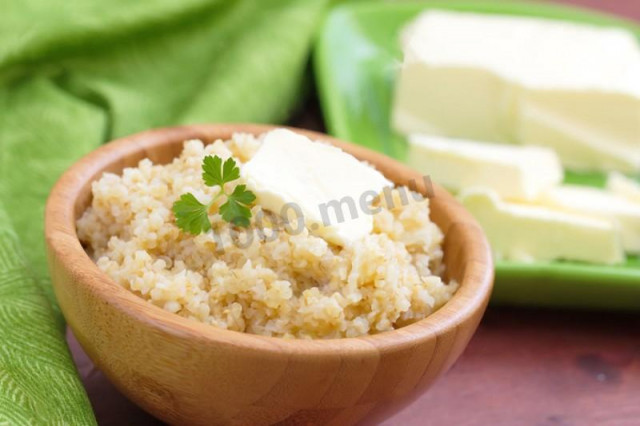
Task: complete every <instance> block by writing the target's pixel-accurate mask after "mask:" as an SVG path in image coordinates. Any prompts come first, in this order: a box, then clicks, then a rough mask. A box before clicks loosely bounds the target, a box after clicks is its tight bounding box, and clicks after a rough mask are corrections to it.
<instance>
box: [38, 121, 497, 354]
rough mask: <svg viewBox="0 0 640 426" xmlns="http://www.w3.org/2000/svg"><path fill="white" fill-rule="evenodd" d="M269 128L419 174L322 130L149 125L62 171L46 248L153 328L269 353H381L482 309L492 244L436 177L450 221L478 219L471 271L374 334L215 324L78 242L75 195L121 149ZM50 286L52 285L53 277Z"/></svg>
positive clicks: (48, 216)
mask: <svg viewBox="0 0 640 426" xmlns="http://www.w3.org/2000/svg"><path fill="white" fill-rule="evenodd" d="M274 128H288V129H290V130H293V131H295V132H298V133H301V134H304V135H306V136H308V137H310V138H311V139H313V140H322V141H324V142H329V143H331V144H334V145H336V146H338V147H340V148H342V149H345V150H346V151H348V152H350V153H352V154H354V155H355V156H356V157H358V156H359V155H358V154H363V155H366V156H368V157H369V158H375V159H378V160H380V161H385V162H388V164H389V168H404V169H405V170H408V171H410V172H411V173H413V174H415V175H416V176H420V175H419V174H418V173H417V172H414V171H411V169H409V168H408V167H406V166H404V165H403V164H401V163H399V162H397V161H396V160H393V159H391V158H389V157H386V156H384V155H382V154H379V153H377V152H373V151H371V150H369V149H366V148H363V147H361V146H357V145H354V144H350V143H347V142H344V141H341V140H338V139H335V138H333V137H330V136H328V135H326V134H323V133H319V132H314V131H309V130H304V129H298V128H294V127H288V126H278V125H263V124H247V123H224V124H194V125H187V126H178V127H164V128H157V129H152V130H147V131H144V132H140V133H136V134H133V135H131V136H126V137H123V138H119V139H116V140H113V141H111V142H109V143H107V144H104V145H102V146H100V147H99V148H97V149H95V150H93V151H92V152H90V153H88V154H87V155H85V156H84V157H82V158H81V159H80V160H79V161H77V162H76V163H75V164H73V165H72V166H71V167H70V168H69V169H67V171H66V172H64V173H63V174H62V176H61V177H60V178H59V180H58V181H57V182H56V184H55V185H54V187H53V189H52V190H51V193H50V195H49V198H48V200H47V204H46V208H45V239H46V242H47V246H48V249H49V251H50V252H51V253H50V254H49V256H50V257H52V256H53V257H55V258H56V259H57V260H58V262H60V264H61V265H62V267H63V268H65V269H66V270H67V272H68V273H69V274H70V276H71V277H72V278H73V279H74V280H75V281H76V283H78V285H82V286H85V287H87V288H88V289H89V290H91V291H93V292H95V293H98V294H99V295H100V296H99V297H100V298H102V299H104V300H105V302H107V303H108V304H109V305H111V307H113V308H115V309H117V310H120V311H121V312H122V313H124V314H126V315H130V316H133V317H135V319H136V320H138V321H141V322H143V323H145V324H146V325H147V326H149V327H150V328H152V329H156V330H160V331H162V332H165V333H170V334H172V335H174V336H180V337H184V338H189V339H195V340H198V341H201V342H208V343H215V344H225V345H230V346H234V347H241V348H244V349H248V350H258V351H260V352H262V353H271V354H273V355H275V354H281V353H282V352H289V353H291V354H296V355H297V356H308V357H314V356H320V355H326V354H328V353H335V351H336V350H339V351H340V353H342V354H345V353H350V354H361V355H364V354H369V355H373V354H374V353H375V354H379V353H380V351H389V350H397V349H402V348H407V347H412V346H415V345H417V344H418V343H420V342H422V341H423V340H426V339H430V338H433V337H437V336H439V335H441V334H443V333H445V332H446V331H450V330H451V329H453V328H456V327H457V326H458V325H460V324H461V323H463V322H465V321H467V320H468V319H469V318H470V317H471V316H473V315H474V314H475V313H476V312H478V311H481V312H482V311H483V310H484V308H485V307H486V304H487V302H488V298H489V295H490V293H491V289H492V286H493V277H494V269H493V260H492V255H491V250H490V248H489V244H488V242H487V239H486V237H485V236H484V233H483V232H482V231H481V228H480V227H479V225H478V224H477V222H476V221H475V219H473V217H472V216H471V215H470V214H469V213H468V212H466V210H464V209H463V208H462V207H461V206H460V205H459V204H458V202H457V201H456V200H455V199H454V198H453V197H452V196H451V195H450V194H449V193H447V192H446V191H445V190H444V189H442V188H441V187H440V186H439V185H437V184H433V189H434V192H435V197H442V198H443V199H444V202H447V203H454V204H455V205H456V206H457V207H458V208H456V209H455V212H456V215H458V216H459V217H456V220H455V221H453V222H452V225H451V226H454V225H456V224H462V225H464V226H470V227H475V228H476V229H475V231H478V232H474V233H473V235H475V238H472V237H471V236H470V235H472V234H471V233H467V235H465V237H464V239H465V241H467V240H468V239H474V240H475V242H476V243H478V244H466V248H465V249H466V250H471V253H470V255H469V258H470V259H472V262H469V263H468V264H467V265H465V268H467V267H471V271H469V273H467V272H466V271H465V274H464V277H465V279H464V280H463V282H462V283H459V285H460V287H459V288H458V290H457V291H456V292H455V293H454V295H453V297H452V298H451V299H450V300H449V301H448V302H446V303H445V304H444V305H443V306H442V307H440V308H439V309H438V310H437V311H435V312H433V313H432V314H430V315H428V316H427V317H425V318H424V319H422V320H419V321H416V322H414V323H412V324H409V325H407V326H404V327H400V328H398V329H394V330H391V331H385V332H381V333H377V334H371V335H364V336H359V337H344V338H332V339H287V338H282V337H272V336H262V335H256V334H250V333H244V332H239V331H233V330H225V329H221V328H217V327H215V326H212V325H210V324H205V323H202V322H198V321H194V320H190V319H187V318H184V317H181V316H179V315H175V314H173V313H171V312H169V311H165V310H164V309H162V308H160V307H158V306H155V305H153V304H151V303H148V301H146V300H144V299H142V298H140V297H139V296H137V295H135V294H134V293H133V292H131V291H129V290H127V289H125V288H123V287H121V286H119V285H118V284H117V283H115V282H114V281H113V280H112V279H111V278H110V277H109V276H108V275H107V274H105V273H104V272H102V271H101V270H100V269H99V268H98V266H97V265H96V264H95V262H94V261H93V260H92V259H91V258H90V257H89V255H88V254H87V253H86V251H85V250H84V248H83V247H82V245H81V243H80V240H79V238H78V236H77V233H76V212H75V204H76V200H77V198H78V197H79V196H80V193H81V190H82V188H83V187H85V185H86V184H87V182H89V181H94V180H95V179H96V178H97V177H98V176H100V175H101V174H102V173H103V171H104V169H105V168H106V167H108V166H110V165H113V164H114V163H117V162H118V161H119V160H121V159H122V158H124V157H126V156H130V155H131V156H139V154H140V152H141V151H144V150H146V149H149V150H153V149H158V147H159V146H171V145H173V144H176V143H181V142H183V141H185V140H189V139H203V140H204V141H206V142H205V143H210V142H212V141H214V140H217V139H220V138H224V137H228V136H230V135H231V134H232V133H236V132H240V133H252V134H254V135H259V134H261V133H264V132H266V131H269V130H272V129H274ZM227 135H228V136H227ZM383 174H384V173H383ZM469 241H470V240H469ZM467 242H468V241H467ZM445 255H446V253H445ZM51 261H52V259H50V264H51ZM54 287H56V285H55V284H54ZM63 314H64V312H63ZM67 321H68V323H69V325H70V326H71V328H72V329H73V328H74V327H73V319H72V318H67ZM74 331H75V330H74Z"/></svg>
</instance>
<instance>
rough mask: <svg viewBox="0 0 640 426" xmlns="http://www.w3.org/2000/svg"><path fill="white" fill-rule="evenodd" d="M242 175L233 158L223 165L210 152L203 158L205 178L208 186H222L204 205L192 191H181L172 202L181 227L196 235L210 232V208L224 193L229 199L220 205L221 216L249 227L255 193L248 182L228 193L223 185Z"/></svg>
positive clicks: (233, 222) (177, 222)
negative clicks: (250, 189) (176, 199)
mask: <svg viewBox="0 0 640 426" xmlns="http://www.w3.org/2000/svg"><path fill="white" fill-rule="evenodd" d="M239 177H240V169H239V168H238V165H237V164H236V162H235V160H234V159H233V158H228V159H227V160H226V161H225V162H224V164H223V163H222V158H220V157H218V156H217V155H216V156H215V157H212V156H210V155H208V156H206V157H204V160H202V180H204V183H205V184H206V185H207V186H219V187H220V192H218V193H217V194H216V195H215V197H213V198H212V199H211V201H210V202H209V203H208V204H202V203H201V202H200V201H198V199H197V198H196V197H195V196H194V195H193V194H191V193H186V194H182V196H180V199H179V200H178V201H176V202H175V203H173V209H172V210H173V214H174V215H175V217H176V224H177V225H178V228H180V229H182V230H183V231H185V232H189V233H191V234H193V235H198V234H200V233H201V232H207V231H208V230H210V229H211V222H210V221H209V210H210V209H211V206H213V203H215V202H216V200H218V198H220V197H222V196H225V197H227V201H226V202H225V203H224V204H222V205H221V206H220V214H221V215H222V219H224V220H225V221H227V222H229V223H232V224H234V225H236V226H241V227H245V228H246V227H247V226H249V223H250V222H249V219H251V210H250V209H249V205H250V204H251V203H253V202H254V201H255V199H256V196H255V194H254V193H253V192H251V191H249V190H248V189H247V186H246V185H238V186H236V187H235V188H234V189H233V192H231V193H230V194H229V193H226V192H225V190H224V184H225V183H229V182H233V181H234V180H236V179H238V178H239Z"/></svg>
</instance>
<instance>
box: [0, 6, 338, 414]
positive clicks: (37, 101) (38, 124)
mask: <svg viewBox="0 0 640 426" xmlns="http://www.w3.org/2000/svg"><path fill="white" fill-rule="evenodd" d="M326 3H327V1H326V0H262V1H258V0H182V1H175V0H147V1H144V2H132V1H129V0H110V1H106V2H96V1H93V0H74V1H71V2H69V1H62V0H59V1H49V0H48V1H44V0H7V1H5V2H3V5H2V9H3V10H2V13H1V14H0V203H2V204H4V206H5V209H6V212H7V214H6V215H5V216H3V217H2V218H0V226H2V227H3V229H8V228H9V227H10V228H12V229H14V230H15V234H16V238H17V240H15V239H14V240H12V242H11V244H13V245H19V246H20V247H21V249H22V252H23V253H25V255H26V261H27V264H28V265H29V271H33V275H34V277H35V279H36V281H37V282H38V283H39V284H40V286H41V288H42V290H43V292H44V293H45V294H47V295H48V296H49V300H51V301H52V303H51V307H46V308H47V309H50V308H51V309H53V311H54V312H57V307H56V305H55V302H53V298H52V297H51V286H50V285H49V282H48V274H47V268H46V260H45V255H44V253H45V252H44V241H43V237H42V231H43V230H42V226H43V210H44V203H45V199H46V197H47V194H48V192H49V190H50V188H51V186H52V184H53V183H54V182H55V180H56V179H57V178H58V177H59V175H60V174H61V173H62V172H63V171H64V170H65V169H66V168H67V167H68V166H69V165H71V164H72V163H73V162H74V161H75V160H77V159H78V158H79V157H81V156H82V155H84V154H85V153H87V152H89V151H90V150H92V149H94V148H96V147H97V146H98V145H99V144H101V143H103V142H105V141H108V140H110V139H112V138H116V137H120V136H123V135H127V134H130V133H133V132H137V131H141V130H144V129H148V128H150V127H157V126H168V125H176V124H184V123H194V122H224V121H228V122H229V121H236V122H239V121H246V122H280V121H283V120H285V119H286V118H287V116H288V114H289V112H290V111H291V109H292V108H293V107H294V106H295V104H296V102H297V101H298V94H299V89H300V83H301V80H302V77H303V73H304V70H305V67H306V63H307V58H308V50H309V47H310V43H311V38H312V35H313V32H314V29H315V27H316V24H317V23H318V20H319V19H320V18H321V17H322V12H323V9H324V7H325V6H326ZM5 244H6V243H5ZM0 279H3V278H0ZM24 279H25V280H26V279H27V278H24ZM30 280H31V278H29V281H28V282H29V283H31V281H30ZM33 300H34V301H33V302H32V303H33V304H35V305H37V304H42V309H45V301H44V300H42V299H37V300H36V299H35V298H34V299H33ZM2 303H3V306H5V305H4V304H5V303H6V306H10V304H11V303H16V304H17V305H16V306H20V303H21V302H20V301H19V299H12V298H9V299H7V300H6V302H5V301H4V300H3V301H2ZM55 316H56V318H57V320H56V323H57V325H58V328H57V329H56V328H55V327H54V328H51V327H49V326H48V327H47V328H40V329H39V332H38V333H37V334H35V335H34V340H33V345H34V349H35V348H38V347H40V346H42V345H44V346H47V347H48V348H49V349H48V350H49V352H46V354H48V355H46V357H48V356H49V355H51V356H52V354H53V353H58V352H59V353H60V354H63V353H64V354H66V349H64V348H62V347H61V346H60V345H61V343H62V340H61V339H62V334H61V330H62V322H61V321H60V318H61V317H60V316H59V313H56V314H55ZM53 323H54V321H53V320H52V324H53ZM13 326H14V324H13V323H12V322H10V321H8V318H6V317H2V316H0V333H1V332H7V331H6V330H7V329H8V328H10V327H13ZM34 327H36V326H35V325H34ZM38 327H39V326H38ZM45 336H53V337H54V338H55V341H57V342H58V343H57V344H54V343H43V342H45V340H46V338H45ZM56 345H57V346H56ZM11 356H13V357H16V359H15V360H14V361H15V365H14V366H13V367H12V368H13V370H7V371H17V369H19V367H20V366H27V365H28V362H27V361H28V360H29V358H33V359H34V360H38V359H39V358H37V357H38V355H37V354H36V353H35V352H34V353H33V354H32V353H31V352H29V351H28V350H25V351H22V352H16V353H15V354H11ZM46 357H45V358H46ZM43 359H44V358H43ZM59 361H60V362H58V363H56V364H55V366H56V368H58V367H59V368H61V370H60V371H61V372H62V371H68V370H69V369H70V368H72V366H71V363H70V360H69V359H68V356H66V355H64V356H63V355H60V357H59ZM43 362H44V361H43ZM52 365H53V364H52ZM62 367H64V368H62ZM52 368H53V367H52ZM3 374H7V373H6V372H5V371H4V370H2V369H0V375H3ZM61 374H62V373H61ZM0 377H2V376H0ZM39 385H40V386H41V387H42V389H44V390H46V389H49V390H50V391H49V392H47V394H49V395H51V400H50V401H49V402H50V403H54V402H55V397H54V396H53V394H54V393H56V392H52V390H53V389H56V388H55V387H54V384H53V383H52V382H50V381H44V380H43V381H41V382H40V384H39ZM76 385H77V384H76V383H75V382H73V381H72V380H70V381H65V382H61V384H60V386H63V387H64V388H66V391H64V390H63V389H59V388H58V390H59V391H60V393H65V392H66V393H68V394H69V395H70V396H69V398H70V400H69V401H67V404H68V411H66V414H70V413H74V412H75V413H76V414H77V417H74V418H73V419H77V420H81V419H84V418H86V417H85V416H83V414H82V413H84V412H85V411H86V410H87V409H88V408H87V407H88V406H87V405H86V404H87V403H86V399H85V397H84V396H83V395H82V394H81V390H80V389H79V388H78V387H77V386H76ZM25 389H26V388H25ZM28 389H29V391H31V388H30V387H28ZM5 394H12V395H13V393H12V392H11V388H10V387H8V385H7V383H6V382H5V381H4V380H2V379H0V397H2V398H4V397H5V396H6V395H5ZM27 394H28V392H27ZM15 395H18V394H15ZM25 395H26V394H25ZM71 395H75V396H71ZM11 398H12V399H11V401H13V402H14V403H15V404H16V406H17V407H21V408H16V410H17V411H15V412H16V413H23V414H24V413H26V412H27V411H30V410H29V408H31V407H33V405H31V403H30V402H29V401H30V399H29V398H27V397H26V396H25V397H24V398H22V397H19V396H12V397H11ZM3 401H4V400H3ZM74 404H75V406H74ZM74 409H75V410H76V411H74ZM20 410H22V411H20ZM43 413H45V414H42V415H43V416H44V415H47V414H46V413H48V411H46V410H45V411H43ZM24 416H26V414H24ZM17 418H21V419H23V420H25V422H27V423H32V422H30V421H28V419H29V418H28V417H17ZM52 418H53V417H52ZM70 418H72V417H70ZM72 423H76V422H72ZM78 423H80V422H78Z"/></svg>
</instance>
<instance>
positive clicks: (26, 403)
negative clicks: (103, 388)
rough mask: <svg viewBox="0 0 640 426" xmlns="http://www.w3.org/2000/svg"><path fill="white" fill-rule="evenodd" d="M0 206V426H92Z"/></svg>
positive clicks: (69, 363) (49, 312) (42, 299)
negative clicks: (81, 425) (89, 425)
mask: <svg viewBox="0 0 640 426" xmlns="http://www.w3.org/2000/svg"><path fill="white" fill-rule="evenodd" d="M7 219H8V217H7V216H6V214H5V212H4V210H3V207H2V206H1V205H0V323H1V324H2V327H1V328H0V341H1V342H2V349H1V350H0V424H10V425H22V424H32V425H36V424H48V425H49V424H92V423H95V421H94V419H93V413H92V411H91V408H90V406H89V401H88V400H87V397H86V395H85V394H84V390H83V388H82V383H80V380H79V379H78V376H77V374H76V370H75V368H74V366H73V363H72V361H71V356H70V354H69V350H68V348H67V346H66V345H65V342H64V332H63V331H61V330H60V328H59V327H57V326H56V324H55V322H54V314H53V311H52V310H51V307H50V306H49V304H48V302H47V299H46V298H45V296H44V294H43V293H42V290H41V289H40V287H39V286H38V285H37V284H36V282H35V280H34V278H33V277H32V276H31V274H30V273H29V272H28V269H27V265H26V262H25V259H24V256H23V254H22V250H21V249H20V246H19V244H18V237H17V235H16V234H15V232H13V230H12V229H10V228H9V226H8V220H7Z"/></svg>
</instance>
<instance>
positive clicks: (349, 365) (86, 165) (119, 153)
mask: <svg viewBox="0 0 640 426" xmlns="http://www.w3.org/2000/svg"><path fill="white" fill-rule="evenodd" d="M272 128H273V126H264V125H252V124H221V125H194V126H185V127H175V128H166V129H159V130H151V131H147V132H143V133H139V134H136V135H133V136H129V137H126V138H123V139H119V140H117V141H114V142H112V143H109V144H107V145H104V146H103V147H101V148H99V149H97V150H96V151H94V152H92V153H90V154H89V155H87V156H86V157H84V158H83V159H81V160H80V161H79V162H77V163H76V164H75V165H74V166H72V167H71V168H70V169H69V170H68V171H67V172H66V173H65V174H64V175H63V176H62V177H61V178H60V180H59V181H58V183H57V184H56V185H55V187H54V188H53V190H52V192H51V195H50V197H49V200H48V202H47V207H46V215H45V222H46V223H45V228H46V229H45V234H46V240H47V247H48V256H49V267H50V271H51V276H52V280H53V284H54V287H55V294H56V297H57V299H58V302H59V304H60V307H61V308H62V311H63V313H64V316H65V318H66V320H67V323H68V325H69V326H70V327H71V329H72V330H73V332H74V334H75V336H76V337H77V339H78V341H79V342H80V344H81V345H82V347H83V348H84V350H85V351H86V352H87V354H88V355H89V356H90V358H91V359H92V360H93V362H94V363H95V364H96V365H97V366H98V367H99V368H100V369H101V370H102V371H103V372H104V373H105V374H106V375H107V376H108V377H109V379H110V380H111V381H112V382H113V383H114V384H115V385H116V387H117V388H118V389H119V390H120V391H121V392H123V393H124V394H125V395H126V396H127V397H129V398H130V399H131V400H132V401H134V402H135V403H137V404H138V405H140V406H141V407H142V408H144V409H145V410H147V411H148V412H149V413H151V414H153V415H154V416H156V417H158V418H160V419H162V420H164V421H166V422H169V423H175V424H194V425H217V424H240V425H249V424H250V425H260V424H275V423H286V424H335V425H346V424H353V423H355V422H357V421H359V420H360V419H362V418H363V417H364V416H366V415H368V414H369V415H372V416H373V417H374V418H376V419H381V418H384V417H386V416H388V415H389V414H391V413H393V412H394V411H397V410H398V409H399V408H401V407H402V406H403V405H405V404H406V403H407V402H409V401H411V400H412V398H413V397H415V396H417V395H419V394H420V393H421V392H422V391H423V390H425V389H426V388H427V387H428V386H429V385H431V384H432V383H433V381H434V380H435V379H436V378H437V377H438V376H439V375H440V374H442V373H443V372H445V371H446V370H447V369H448V368H449V367H450V366H451V365H452V364H453V363H454V362H455V360H456V359H457V358H458V357H459V355H460V354H461V353H462V351H463V350H464V348H465V347H466V345H467V343H468V341H469V339H470V338H471V336H472V334H473V333H474V331H475V330H476V327H477V325H478V323H479V321H480V318H481V317H482V314H483V312H484V310H485V307H486V305H487V301H488V298H489V294H490V292H491V287H492V282H493V264H492V260H491V254H490V249H489V246H488V243H487V240H486V238H485V237H484V235H483V233H482V231H481V230H480V228H479V226H478V225H477V223H476V222H475V220H474V219H473V218H472V217H471V215H470V214H469V213H467V212H466V211H465V210H464V209H463V208H462V207H461V206H460V205H459V204H458V203H457V202H456V201H455V199H454V198H453V197H451V196H450V195H449V194H448V193H447V192H446V191H444V190H442V189H441V188H440V187H438V186H437V185H434V188H433V191H434V193H433V194H432V198H431V209H432V212H431V216H432V219H433V220H434V221H435V222H436V223H437V224H438V225H439V226H440V228H441V229H442V230H443V231H444V233H445V243H444V252H445V256H444V262H445V265H446V275H447V277H446V278H447V279H455V280H456V281H457V282H458V283H460V288H459V290H458V291H457V292H456V294H455V295H454V297H453V298H452V299H451V300H450V301H449V302H448V303H447V304H445V305H444V306H443V307H442V308H441V309H439V310H438V311H437V312H435V313H434V314H432V315H430V316H429V317H427V318H426V319H424V320H421V321H419V322H416V323H414V324H411V325H409V326H407V327H403V328H400V329H398V330H394V331H391V332H385V333H381V334H377V335H372V336H365V337H359V338H347V339H334V340H313V341H309V340H285V339H280V338H272V337H263V336H256V335H250V334H244V333H238V332H233V331H227V330H221V329H218V328H215V327H213V326H210V325H206V324H202V323H198V322H195V321H190V320H187V319H184V318H182V317H179V316H177V315H174V314H171V313H169V312H166V311H164V310H162V309H160V308H158V307H155V306H153V305H151V304H149V303H147V302H145V301H143V300H142V299H140V298H138V297H137V296H135V295H134V294H133V293H130V292H129V291H127V290H125V289H124V288H122V287H120V286H118V285H116V284H115V283H114V282H113V281H112V280H111V279H110V278H109V277H108V276H106V275H105V274H104V273H102V272H101V271H100V270H99V269H98V268H97V266H96V265H95V264H94V263H93V261H92V260H91V259H90V258H89V256H88V255H87V254H86V253H85V251H84V249H83V247H82V246H81V244H80V242H79V240H78V237H77V235H76V226H75V222H76V219H77V218H78V216H79V215H80V214H81V213H82V212H83V211H84V210H85V209H86V207H87V206H88V205H89V203H90V199H91V183H92V182H93V181H94V180H95V179H96V178H98V177H99V176H100V175H101V174H102V173H103V172H106V171H108V172H115V173H119V172H121V171H122V169H123V168H125V167H130V166H135V165H137V163H138V161H140V160H141V159H143V158H146V157H148V158H150V159H151V160H152V161H153V162H155V163H167V162H169V161H171V159H173V158H174V157H176V156H177V155H178V154H179V153H180V151H181V149H182V142H183V141H184V140H187V139H194V138H199V139H202V140H203V141H206V142H211V141H213V140H216V139H227V138H229V137H231V135H232V133H234V132H238V131H240V132H248V133H253V134H260V133H263V132H265V131H268V130H270V129H272ZM293 130H296V131H299V132H301V133H303V134H306V135H308V136H309V137H311V138H312V139H321V140H324V141H327V142H330V143H332V144H335V145H337V146H339V147H340V148H342V149H344V150H345V151H347V152H350V153H351V154H353V155H354V156H356V157H358V158H359V159H361V160H366V161H368V162H369V163H371V164H373V165H374V166H375V167H377V168H378V169H379V170H380V171H381V172H382V173H384V174H385V175H386V176H387V178H389V179H390V180H392V181H394V182H396V183H397V184H406V183H407V182H408V181H409V180H411V179H414V181H416V182H417V183H418V189H419V190H420V191H423V192H424V191H426V188H425V185H424V184H423V180H422V177H421V176H420V175H419V174H418V173H416V172H414V171H412V170H411V169H409V168H407V167H405V166H403V165H402V164H400V163H398V162H396V161H394V160H391V159H389V158H387V157H385V156H383V155H381V154H377V153H374V152H372V151H369V150H367V149H365V148H362V147H359V146H355V145H351V144H347V143H345V142H341V141H339V140H336V139H333V138H330V137H328V136H326V135H324V134H320V133H315V132H309V131H304V130H299V129H293ZM452 409H455V397H454V399H453V401H452Z"/></svg>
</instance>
